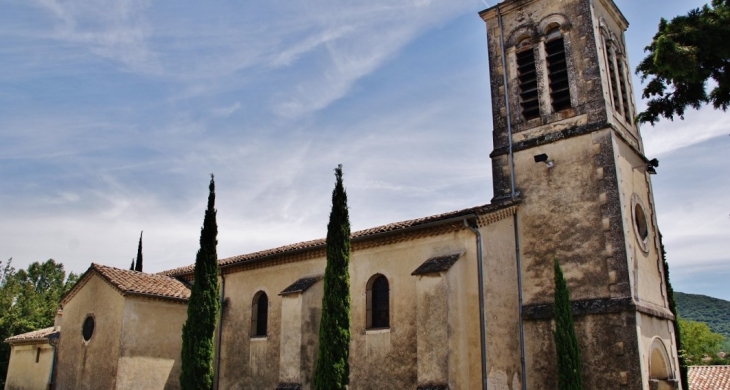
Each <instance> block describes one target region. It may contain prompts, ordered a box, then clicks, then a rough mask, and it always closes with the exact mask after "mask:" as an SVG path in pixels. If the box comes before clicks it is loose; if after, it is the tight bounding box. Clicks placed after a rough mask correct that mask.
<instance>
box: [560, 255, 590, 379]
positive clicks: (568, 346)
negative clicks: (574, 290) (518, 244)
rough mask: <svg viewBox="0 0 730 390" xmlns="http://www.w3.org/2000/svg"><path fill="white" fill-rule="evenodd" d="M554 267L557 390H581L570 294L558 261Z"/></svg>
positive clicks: (578, 356)
mask: <svg viewBox="0 0 730 390" xmlns="http://www.w3.org/2000/svg"><path fill="white" fill-rule="evenodd" d="M553 261H554V267H555V332H554V333H553V340H555V351H556V352H557V355H558V360H557V361H558V389H560V390H583V379H582V378H581V369H580V351H579V350H578V339H577V338H576V337H575V328H574V327H573V314H572V313H571V312H570V293H569V292H568V285H567V284H566V282H565V278H564V277H563V270H561V269H560V263H558V259H555V260H553Z"/></svg>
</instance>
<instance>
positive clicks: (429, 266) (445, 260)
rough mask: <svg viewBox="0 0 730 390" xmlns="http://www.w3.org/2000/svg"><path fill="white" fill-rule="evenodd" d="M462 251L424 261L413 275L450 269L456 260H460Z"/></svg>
mask: <svg viewBox="0 0 730 390" xmlns="http://www.w3.org/2000/svg"><path fill="white" fill-rule="evenodd" d="M459 257H461V253H455V254H453V255H448V256H439V257H432V258H430V259H428V260H426V261H424V262H423V264H421V265H420V266H419V267H418V268H416V270H415V271H413V272H412V273H411V275H424V274H430V273H434V272H443V271H448V270H449V268H451V266H452V265H454V263H456V260H459Z"/></svg>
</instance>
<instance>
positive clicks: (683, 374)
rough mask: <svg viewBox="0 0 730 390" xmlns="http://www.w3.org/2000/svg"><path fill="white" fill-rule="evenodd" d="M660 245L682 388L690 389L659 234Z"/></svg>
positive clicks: (667, 268) (675, 310)
mask: <svg viewBox="0 0 730 390" xmlns="http://www.w3.org/2000/svg"><path fill="white" fill-rule="evenodd" d="M659 244H660V245H661V250H662V263H664V283H665V284H666V286H667V301H669V310H670V311H671V312H672V314H674V322H673V325H674V341H675V343H676V345H677V352H678V353H679V379H680V381H681V382H682V388H683V389H685V390H687V389H689V382H688V381H687V362H686V361H685V359H684V348H683V347H682V337H681V333H680V332H679V315H678V314H677V302H676V301H675V300H674V289H673V288H672V283H670V282H669V263H667V252H665V251H664V242H663V241H662V234H661V233H659Z"/></svg>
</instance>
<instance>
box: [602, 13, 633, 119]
mask: <svg viewBox="0 0 730 390" xmlns="http://www.w3.org/2000/svg"><path fill="white" fill-rule="evenodd" d="M599 26H600V34H601V46H602V51H603V53H602V54H603V58H604V67H605V69H606V78H607V79H608V96H609V100H610V105H611V107H612V108H613V110H614V112H615V113H616V115H615V116H614V117H616V118H618V119H619V120H621V121H622V122H624V123H625V124H626V125H627V126H629V127H633V125H634V123H633V122H634V120H633V118H634V115H635V114H636V107H635V105H634V99H633V89H632V86H631V74H630V72H629V71H630V69H631V68H630V67H629V64H628V59H627V57H626V50H624V45H623V44H622V40H621V39H620V38H619V37H618V36H617V35H616V34H614V33H613V32H611V31H610V30H609V28H608V26H607V24H606V21H605V19H603V18H601V19H600V21H599Z"/></svg>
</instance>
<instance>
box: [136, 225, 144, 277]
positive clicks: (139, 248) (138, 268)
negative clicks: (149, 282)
mask: <svg viewBox="0 0 730 390" xmlns="http://www.w3.org/2000/svg"><path fill="white" fill-rule="evenodd" d="M142 233H144V231H141V232H139V244H138V245H137V263H136V264H135V266H134V270H135V271H139V272H142Z"/></svg>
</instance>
